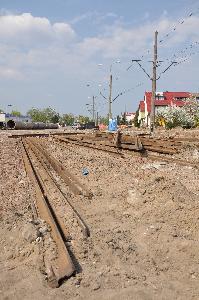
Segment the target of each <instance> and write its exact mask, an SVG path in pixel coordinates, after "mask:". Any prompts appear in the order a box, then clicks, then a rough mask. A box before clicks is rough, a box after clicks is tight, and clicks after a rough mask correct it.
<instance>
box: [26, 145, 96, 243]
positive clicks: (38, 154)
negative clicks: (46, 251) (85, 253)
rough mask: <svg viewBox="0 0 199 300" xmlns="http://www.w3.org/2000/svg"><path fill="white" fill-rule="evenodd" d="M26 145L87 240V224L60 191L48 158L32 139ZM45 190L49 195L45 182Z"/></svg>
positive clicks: (88, 233)
mask: <svg viewBox="0 0 199 300" xmlns="http://www.w3.org/2000/svg"><path fill="white" fill-rule="evenodd" d="M26 143H27V144H28V147H29V149H31V151H33V152H34V155H35V156H36V159H37V160H38V161H39V162H40V163H41V165H42V167H43V168H44V169H45V171H46V172H47V176H48V177H50V179H51V180H52V181H53V183H54V184H55V185H56V187H57V188H58V189H59V191H60V192H61V194H62V196H63V197H64V200H65V202H67V204H68V205H69V206H70V208H71V209H72V211H73V214H74V216H75V218H76V219H77V222H78V224H79V226H80V227H81V230H82V233H83V236H84V237H86V238H87V237H88V236H90V232H89V229H88V227H87V225H86V224H85V222H84V221H83V220H82V218H81V216H80V214H79V213H78V211H77V210H76V209H75V207H74V206H73V205H72V203H71V202H70V201H69V200H68V199H67V198H66V197H65V195H64V193H63V191H62V190H61V189H60V186H59V184H58V183H57V181H56V180H55V178H54V177H53V175H52V173H51V172H50V171H49V169H50V168H51V167H52V166H51V164H50V163H49V161H48V160H47V159H46V156H44V154H43V153H42V152H40V149H39V148H38V145H37V143H36V145H35V144H34V142H33V141H32V140H30V139H27V140H26ZM44 189H45V193H46V194H47V195H49V191H48V186H46V182H44ZM64 230H65V229H64V228H63V231H64Z"/></svg>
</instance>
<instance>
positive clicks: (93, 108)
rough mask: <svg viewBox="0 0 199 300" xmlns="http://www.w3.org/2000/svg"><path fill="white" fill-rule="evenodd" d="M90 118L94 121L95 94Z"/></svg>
mask: <svg viewBox="0 0 199 300" xmlns="http://www.w3.org/2000/svg"><path fill="white" fill-rule="evenodd" d="M92 120H93V122H95V96H93V105H92Z"/></svg>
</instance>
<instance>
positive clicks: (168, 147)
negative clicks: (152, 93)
mask: <svg viewBox="0 0 199 300" xmlns="http://www.w3.org/2000/svg"><path fill="white" fill-rule="evenodd" d="M53 139H54V140H55V141H57V142H60V143H64V144H70V145H76V146H80V147H87V148H91V149H96V150H100V151H104V152H108V153H111V154H114V155H117V156H118V155H119V156H120V157H123V158H124V157H126V155H128V156H129V155H132V154H133V155H139V156H141V157H145V158H148V159H150V160H159V161H165V162H168V163H176V164H178V165H182V166H190V167H195V168H198V167H199V165H198V163H197V162H189V161H187V160H183V159H177V158H173V154H177V153H180V150H181V149H182V147H183V144H184V143H185V142H186V143H189V139H188V138H187V139H182V140H181V139H157V140H151V139H150V138H149V137H140V138H139V137H130V136H123V137H122V138H121V137H120V138H119V143H118V139H117V137H116V136H115V135H113V134H110V135H107V134H106V135H105V134H101V135H90V136H86V137H84V136H83V135H82V136H78V137H77V136H73V135H70V136H62V137H61V136H59V137H58V136H54V137H53ZM190 142H191V143H192V144H194V143H195V144H196V147H199V140H198V139H191V141H190ZM143 145H144V146H143ZM156 153H158V155H157V154H156Z"/></svg>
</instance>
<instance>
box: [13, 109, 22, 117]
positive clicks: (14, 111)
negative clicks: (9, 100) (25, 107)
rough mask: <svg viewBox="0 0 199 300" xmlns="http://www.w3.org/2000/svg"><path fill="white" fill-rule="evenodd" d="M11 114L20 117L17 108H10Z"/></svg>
mask: <svg viewBox="0 0 199 300" xmlns="http://www.w3.org/2000/svg"><path fill="white" fill-rule="evenodd" d="M11 115H13V116H15V117H21V113H20V111H17V110H12V111H11Z"/></svg>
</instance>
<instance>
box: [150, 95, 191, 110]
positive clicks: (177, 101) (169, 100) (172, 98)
mask: <svg viewBox="0 0 199 300" xmlns="http://www.w3.org/2000/svg"><path fill="white" fill-rule="evenodd" d="M162 96H163V97H164V99H158V100H157V98H158V95H157V94H156V100H155V106H170V105H176V106H184V105H185V103H184V101H183V100H184V99H185V98H189V97H190V93H188V92H163V93H160V94H159V97H162ZM151 97H152V92H145V99H146V103H147V111H148V112H150V111H151ZM181 99H182V100H181Z"/></svg>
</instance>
